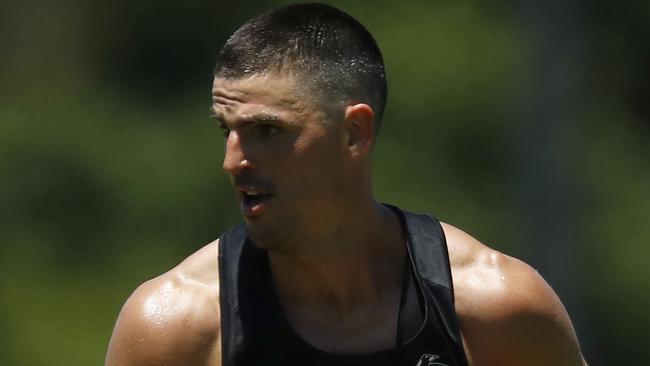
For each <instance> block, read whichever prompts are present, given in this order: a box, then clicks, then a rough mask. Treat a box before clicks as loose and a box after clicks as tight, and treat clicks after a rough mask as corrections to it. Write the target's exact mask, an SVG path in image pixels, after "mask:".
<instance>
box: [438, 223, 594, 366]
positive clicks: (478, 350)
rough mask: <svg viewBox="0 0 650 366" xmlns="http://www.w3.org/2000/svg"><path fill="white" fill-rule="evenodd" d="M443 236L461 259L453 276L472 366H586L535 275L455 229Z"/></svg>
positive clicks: (566, 322) (558, 308)
mask: <svg viewBox="0 0 650 366" xmlns="http://www.w3.org/2000/svg"><path fill="white" fill-rule="evenodd" d="M445 232H446V233H447V232H449V233H448V241H454V242H455V243H454V244H453V246H455V247H456V248H457V254H458V253H459V252H460V254H461V255H460V256H457V257H456V258H455V261H456V266H455V267H456V268H455V269H453V270H452V271H453V272H452V273H453V275H454V287H455V290H456V312H457V314H458V316H459V320H460V323H461V331H462V334H463V339H464V341H465V346H466V353H467V354H468V357H469V358H470V359H471V363H472V365H475V366H483V365H486V366H488V365H499V366H508V365H512V366H515V365H517V366H520V365H527V366H529V365H530V366H534V365H540V366H541V365H557V366H582V365H586V362H585V361H584V359H583V357H582V354H581V351H580V346H579V344H578V340H577V337H576V334H575V331H574V330H573V326H572V324H571V320H570V319H569V315H568V314H567V312H566V310H565V309H564V306H563V305H562V302H561V301H560V299H559V298H558V297H557V295H556V294H555V292H554V291H553V290H552V289H551V287H550V286H549V285H548V284H547V283H546V281H544V279H543V278H542V277H541V276H540V275H539V274H538V273H537V271H535V270H534V269H533V268H531V267H530V266H528V265H527V264H526V263H524V262H522V261H520V260H518V259H515V258H512V257H509V256H506V255H504V254H501V253H499V252H497V251H494V250H492V249H490V248H488V247H486V246H484V245H483V244H480V243H479V242H477V241H476V240H475V239H473V238H471V237H470V236H469V235H467V234H465V233H463V232H462V231H460V230H458V229H456V228H453V227H449V226H448V225H447V226H446V227H445ZM459 243H460V244H459ZM451 248H452V245H450V250H451ZM452 263H454V259H453V258H452ZM452 268H454V266H453V265H452Z"/></svg>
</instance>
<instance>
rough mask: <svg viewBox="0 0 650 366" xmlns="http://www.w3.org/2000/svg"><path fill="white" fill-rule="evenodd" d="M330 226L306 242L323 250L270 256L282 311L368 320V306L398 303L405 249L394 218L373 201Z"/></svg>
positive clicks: (276, 252) (386, 209)
mask: <svg viewBox="0 0 650 366" xmlns="http://www.w3.org/2000/svg"><path fill="white" fill-rule="evenodd" d="M328 227H329V228H330V229H329V230H324V231H323V235H320V236H319V235H316V236H311V237H309V239H308V240H309V247H310V248H312V247H313V248H322V249H323V250H308V251H291V252H287V251H281V252H280V251H272V250H271V251H269V261H270V266H271V272H272V275H273V279H274V282H275V287H276V290H277V293H278V296H279V298H280V301H281V303H282V305H283V307H284V308H285V311H286V312H287V313H288V314H291V313H294V314H295V313H296V312H295V311H294V310H297V309H298V310H297V311H298V312H300V311H301V310H299V309H310V310H309V311H310V312H312V313H316V314H318V313H321V314H323V313H327V314H329V316H328V317H329V318H332V316H334V317H341V318H343V317H352V316H358V315H359V314H370V315H371V314H372V312H368V309H369V308H370V307H373V306H381V305H382V304H386V303H388V302H394V301H395V300H396V299H399V293H400V292H401V284H402V277H403V272H404V256H405V254H406V246H405V239H404V238H403V235H402V230H401V225H400V222H399V219H398V217H397V216H396V214H395V213H393V212H392V210H390V209H389V208H387V207H385V206H382V205H380V204H378V203H376V202H375V201H374V200H371V201H370V204H367V205H359V206H357V209H356V210H354V211H352V210H349V211H347V212H346V213H345V214H342V215H341V216H340V220H338V222H337V223H331V225H328ZM332 228H333V229H332ZM341 320H344V319H341Z"/></svg>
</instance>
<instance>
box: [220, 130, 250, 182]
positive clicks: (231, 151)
mask: <svg viewBox="0 0 650 366" xmlns="http://www.w3.org/2000/svg"><path fill="white" fill-rule="evenodd" d="M224 149H225V154H224V157H223V166H222V168H223V171H224V172H226V173H227V174H229V175H230V176H236V175H238V174H239V173H241V171H242V170H245V169H254V168H255V165H254V164H253V163H252V162H251V160H250V157H249V156H248V155H247V154H246V149H245V148H244V145H243V143H242V140H241V138H240V136H239V134H237V132H235V131H231V132H230V133H229V134H228V137H227V138H226V142H225V147H224Z"/></svg>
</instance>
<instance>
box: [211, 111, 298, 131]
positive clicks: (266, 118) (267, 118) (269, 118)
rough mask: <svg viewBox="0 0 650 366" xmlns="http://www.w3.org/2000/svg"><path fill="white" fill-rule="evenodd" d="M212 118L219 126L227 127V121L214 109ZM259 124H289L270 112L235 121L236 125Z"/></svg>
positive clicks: (247, 116) (250, 115) (243, 117)
mask: <svg viewBox="0 0 650 366" xmlns="http://www.w3.org/2000/svg"><path fill="white" fill-rule="evenodd" d="M210 118H212V119H214V120H215V121H217V123H219V125H221V126H222V127H227V126H226V123H225V121H224V120H223V119H222V118H221V116H220V114H218V113H217V112H216V111H215V110H214V108H212V107H211V108H210ZM259 122H277V123H283V124H288V122H287V121H286V120H284V119H283V118H282V117H280V116H279V115H277V114H274V113H269V112H260V113H255V114H247V115H244V116H242V117H241V118H238V119H237V120H236V121H235V124H236V125H248V124H252V123H259Z"/></svg>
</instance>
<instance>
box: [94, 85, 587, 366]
mask: <svg viewBox="0 0 650 366" xmlns="http://www.w3.org/2000/svg"><path fill="white" fill-rule="evenodd" d="M296 85H297V82H296V79H295V78H292V77H291V76H288V75H258V76H252V77H250V78H246V79H243V80H221V79H218V78H217V79H215V81H214V86H213V111H214V114H215V117H216V118H217V120H218V121H219V123H220V125H221V126H222V128H223V129H224V132H225V138H226V141H225V148H226V152H225V158H224V162H223V169H224V171H225V172H226V174H227V175H228V176H229V177H230V178H231V181H232V183H233V185H234V187H235V191H236V192H237V197H238V199H239V200H240V202H241V207H242V214H243V216H244V220H245V221H246V223H247V225H248V228H249V234H250V236H251V239H252V240H253V242H254V243H255V245H258V246H260V247H263V248H265V249H266V250H267V251H268V253H269V260H270V269H271V273H272V275H273V278H274V283H275V285H276V290H277V293H278V297H279V300H280V302H281V305H282V308H283V310H284V312H285V313H286V315H287V318H288V319H289V321H290V322H291V324H292V326H293V327H294V329H295V330H296V332H297V333H298V334H300V336H302V337H303V338H304V339H305V340H306V341H308V342H309V343H311V344H313V345H314V346H316V347H318V348H320V349H323V350H326V351H329V352H334V353H366V352H372V351H377V350H381V349H386V348H390V347H391V346H392V345H394V343H395V334H396V331H395V330H396V326H397V313H398V308H399V295H400V291H401V284H402V277H403V263H404V258H405V257H404V256H405V255H406V242H405V239H404V238H403V235H402V232H401V228H400V225H399V221H398V219H397V217H396V216H395V215H394V214H393V213H392V212H390V210H388V209H386V208H385V207H383V206H381V205H379V204H378V203H377V202H376V201H375V199H374V197H373V195H372V190H371V182H370V176H371V174H370V154H371V150H372V146H373V144H374V141H375V136H374V131H375V129H374V118H373V117H374V115H373V111H372V109H371V108H370V107H369V106H368V105H366V104H352V105H349V106H347V107H345V110H344V112H343V113H341V121H331V120H330V119H331V116H332V114H329V113H323V112H321V109H322V108H318V107H317V104H316V103H315V102H314V101H312V100H309V98H308V97H306V96H305V95H304V94H303V93H302V92H300V90H299V89H298V88H297V87H296ZM334 115H336V114H334ZM251 195H253V196H257V195H262V196H260V197H265V198H264V199H259V200H257V199H256V200H252V201H251V199H250V198H251ZM258 198H259V197H258ZM251 202H253V203H251ZM258 203H259V204H258ZM443 229H444V232H445V236H446V238H447V244H448V249H449V258H450V263H451V270H452V277H453V285H454V292H455V305H456V313H457V316H458V319H459V323H460V328H461V334H462V337H463V342H464V345H465V351H466V355H467V358H468V361H469V363H470V365H473V366H474V365H476V366H491V365H495V366H496V365H501V366H508V365H512V366H521V365H540V366H542V365H543V366H548V365H557V366H565V365H566V366H578V365H586V363H585V361H584V359H583V358H582V355H581V352H580V348H579V345H578V341H577V338H576V335H575V332H574V330H573V327H572V325H571V321H570V319H569V317H568V315H567V313H566V311H565V309H564V307H563V305H562V303H561V302H560V300H559V299H558V297H557V296H556V295H555V293H554V292H553V290H552V289H551V288H550V287H549V286H548V284H547V283H546V282H545V281H544V280H543V279H542V277H541V276H540V275H539V274H538V273H537V272H536V271H535V270H534V269H532V268H531V267H530V266H528V265H527V264H525V263H523V262H521V261H519V260H517V259H515V258H512V257H509V256H507V255H504V254H502V253H499V252H497V251H495V250H493V249H491V248H489V247H487V246H485V245H483V244H481V243H480V242H478V241H477V240H476V239H474V238H472V237H471V236H469V235H468V234H466V233H465V232H463V231H462V230H460V229H458V228H456V227H454V226H452V225H449V224H444V223H443ZM306 238H310V240H305V239H306ZM307 243H309V244H307ZM217 252H218V241H214V242H212V243H210V244H208V245H206V246H205V247H204V248H202V249H200V250H199V251H197V252H196V253H194V254H192V255H191V256H190V257H188V258H187V259H186V260H184V261H183V262H182V263H181V264H179V265H178V266H177V267H176V268H174V269H172V270H171V271H169V272H167V273H165V274H163V275H160V276H158V277H156V278H154V279H152V280H150V281H147V282H146V283H144V284H142V285H141V286H140V287H138V288H137V289H136V290H135V291H134V293H133V294H132V295H131V297H130V298H129V299H128V300H127V302H126V303H125V305H124V307H123V309H122V311H121V313H120V315H119V318H118V320H117V323H116V325H115V329H114V331H113V336H112V338H111V342H110V345H109V349H108V353H107V356H106V365H108V366H118V365H119V366H129V365H138V366H143V365H170V366H181V365H188V366H189V365H192V366H200V365H210V366H221V364H222V363H221V348H220V345H221V339H220V337H221V333H220V315H219V272H218V260H217V258H218V257H217V256H218V253H217Z"/></svg>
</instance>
